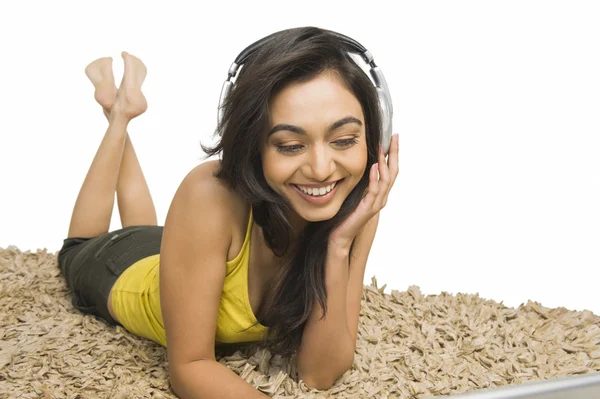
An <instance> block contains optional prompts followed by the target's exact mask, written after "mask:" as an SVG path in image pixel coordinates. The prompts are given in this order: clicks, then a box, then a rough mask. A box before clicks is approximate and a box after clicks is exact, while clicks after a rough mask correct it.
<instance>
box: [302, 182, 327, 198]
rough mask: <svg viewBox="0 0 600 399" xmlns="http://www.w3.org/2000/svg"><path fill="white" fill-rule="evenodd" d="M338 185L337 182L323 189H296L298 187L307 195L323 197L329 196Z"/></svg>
mask: <svg viewBox="0 0 600 399" xmlns="http://www.w3.org/2000/svg"><path fill="white" fill-rule="evenodd" d="M336 184H337V182H335V183H333V184H331V185H329V186H327V187H321V188H305V187H302V186H298V185H296V187H298V188H299V189H300V190H301V191H302V192H303V193H305V194H309V195H314V196H322V195H325V194H327V193H328V192H330V191H331V190H333V188H334V187H335V185H336Z"/></svg>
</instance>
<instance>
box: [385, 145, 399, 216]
mask: <svg viewBox="0 0 600 399" xmlns="http://www.w3.org/2000/svg"><path fill="white" fill-rule="evenodd" d="M398 141H399V138H398V134H394V135H392V141H391V143H390V151H389V153H388V168H387V172H388V177H389V179H390V180H389V183H388V186H387V189H386V192H385V194H384V198H383V202H382V207H383V206H385V205H386V204H387V199H388V195H389V194H390V191H391V190H392V186H393V185H394V182H395V181H396V177H397V176H398V150H399V145H398Z"/></svg>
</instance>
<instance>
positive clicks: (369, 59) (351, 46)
mask: <svg viewBox="0 0 600 399" xmlns="http://www.w3.org/2000/svg"><path fill="white" fill-rule="evenodd" d="M324 30H325V31H327V32H329V33H331V34H333V35H335V36H336V37H338V38H339V39H340V41H341V42H342V44H343V45H344V46H345V47H346V52H348V53H355V54H358V55H360V56H361V58H362V59H363V60H364V61H365V62H366V63H367V64H368V65H369V66H370V68H371V69H370V70H369V73H370V74H371V77H372V79H373V82H374V83H375V88H376V89H377V94H378V96H379V104H380V105H381V121H382V132H381V133H382V135H381V145H382V147H383V151H384V153H385V155H387V154H388V152H389V149H390V141H391V139H392V116H393V113H394V110H393V107H392V97H391V96H390V91H389V89H388V86H387V83H386V81H385V77H384V76H383V72H382V71H381V69H380V68H379V67H378V66H377V65H375V61H374V59H373V56H372V55H371V53H370V52H369V51H368V50H367V49H366V48H364V47H363V46H362V45H361V44H360V43H359V42H357V41H356V40H354V39H352V38H350V37H348V36H345V35H342V34H341V33H337V32H334V31H331V30H327V29H324ZM280 32H282V31H280ZM277 33H279V32H275V33H272V34H270V35H268V36H265V37H263V38H262V39H260V40H257V41H256V42H254V43H252V44H251V45H249V46H248V47H246V48H245V49H244V50H243V51H242V52H241V53H240V54H239V55H238V56H237V58H236V59H235V61H234V62H233V64H231V67H229V72H228V77H227V80H226V81H225V82H224V83H223V88H222V89H221V97H220V98H219V107H218V115H217V118H218V121H219V126H221V120H222V118H223V110H222V108H223V105H224V104H225V99H226V98H227V96H228V95H229V92H230V91H231V89H232V88H233V85H234V82H232V81H231V79H232V78H233V77H235V76H236V74H237V70H238V68H239V67H240V66H242V65H243V64H244V62H245V61H246V59H247V58H248V57H250V56H251V55H252V54H254V52H256V50H257V49H258V48H259V47H260V46H261V45H262V44H263V43H264V42H266V41H268V40H269V39H270V38H271V36H273V35H276V34H277ZM222 134H223V133H222V131H221V130H219V135H222Z"/></svg>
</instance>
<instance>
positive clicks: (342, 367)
mask: <svg viewBox="0 0 600 399" xmlns="http://www.w3.org/2000/svg"><path fill="white" fill-rule="evenodd" d="M330 249H331V248H330ZM348 262H349V259H348V252H347V251H343V250H331V251H328V254H327V259H326V273H325V287H326V290H327V314H326V316H325V318H323V319H322V320H319V319H320V317H321V316H322V308H321V305H320V304H319V302H318V301H316V302H315V304H314V306H313V309H312V313H311V315H310V317H309V319H308V320H307V322H306V325H305V327H304V331H303V334H302V340H301V343H300V347H299V348H298V351H297V353H296V361H297V365H298V374H299V378H300V379H303V380H305V381H306V379H308V380H310V382H312V383H313V386H314V384H316V385H322V386H326V385H329V384H330V383H333V381H335V379H336V378H338V377H339V376H340V375H341V374H343V373H344V372H345V371H346V370H347V369H348V367H349V366H350V365H351V359H352V356H353V354H354V345H353V343H352V337H351V334H350V330H349V328H348V318H347V307H346V297H347V287H348V276H349V272H348ZM303 377H304V378H303ZM307 384H308V385H311V384H310V383H308V382H307ZM315 387H316V388H319V387H317V386H315Z"/></svg>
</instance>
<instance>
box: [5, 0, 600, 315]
mask: <svg viewBox="0 0 600 399" xmlns="http://www.w3.org/2000/svg"><path fill="white" fill-rule="evenodd" d="M92 4H93V6H92ZM159 4H160V5H158V4H151V3H150V2H124V1H119V2H110V1H102V2H93V3H91V2H85V1H81V2H75V1H73V2H71V3H67V2H58V1H52V2H41V1H40V2H37V3H32V2H10V3H9V2H3V3H2V5H1V6H0V37H1V40H0V46H1V48H0V49H1V52H0V58H1V61H0V68H1V71H0V72H1V73H0V115H1V117H0V134H1V136H0V137H1V141H0V145H1V156H0V173H1V182H2V184H1V186H0V187H1V188H0V190H1V193H0V201H1V203H0V223H1V224H0V226H1V227H0V247H2V248H6V247H8V246H9V245H16V246H17V247H19V248H20V249H21V250H33V251H34V252H35V250H36V249H37V248H40V249H42V248H47V249H48V250H49V251H51V252H57V251H58V250H59V249H60V247H61V245H62V240H63V239H64V238H66V234H67V231H68V227H69V220H70V217H71V211H72V209H73V205H74V203H75V199H76V197H77V194H78V192H79V188H80V186H81V183H82V182H83V179H84V177H85V175H86V173H87V169H88V167H89V164H90V163H91V161H92V159H93V157H94V155H95V152H96V149H97V147H98V145H99V144H100V141H101V139H102V135H103V133H104V131H105V129H106V126H107V123H106V121H105V119H104V116H103V115H102V112H101V108H100V106H99V105H98V104H96V103H95V102H94V99H93V87H92V85H91V84H90V83H89V81H88V80H87V78H86V76H85V74H84V68H85V66H86V65H87V64H88V63H89V62H90V61H92V60H94V59H95V58H98V57H101V56H112V57H113V58H114V60H115V62H114V70H115V74H116V78H117V82H120V79H121V76H122V71H123V64H122V60H121V58H120V52H121V51H122V50H126V51H129V52H130V53H132V54H134V55H137V56H138V57H140V58H141V59H142V60H143V61H144V62H145V63H146V65H147V67H148V76H147V78H146V82H145V83H144V92H145V94H146V97H147V99H148V103H149V109H148V112H147V113H146V114H144V115H143V116H141V117H140V118H138V119H136V120H134V121H133V122H132V123H131V125H130V135H131V139H132V142H133V144H134V146H135V148H136V152H137V155H138V157H139V159H140V162H141V164H142V167H143V169H144V172H145V175H146V179H147V181H148V183H149V186H150V189H151V191H152V195H153V198H154V201H155V205H156V209H157V213H158V221H159V224H161V225H162V224H164V220H165V217H166V214H167V211H168V207H169V205H170V202H171V199H172V197H173V195H174V193H175V191H176V189H177V187H178V186H179V184H180V183H181V180H182V179H183V177H184V176H185V175H186V174H187V173H188V172H189V171H190V170H191V169H192V168H193V167H194V166H196V165H197V164H198V163H199V162H200V160H201V157H202V155H204V154H203V152H202V151H201V148H200V146H199V143H200V141H201V140H202V142H204V143H211V142H213V141H212V139H211V133H212V131H213V130H214V128H215V124H216V117H217V102H218V98H219V93H220V90H221V85H222V83H223V81H224V80H225V78H226V74H227V70H228V68H229V66H230V64H231V62H232V61H233V60H234V59H235V57H236V56H237V55H238V53H239V52H240V51H241V50H242V49H244V48H245V47H246V46H247V45H249V44H250V43H252V42H254V41H256V40H258V39H260V38H262V37H263V36H266V35H268V34H270V33H272V32H274V31H277V30H281V29H286V28H291V27H298V26H306V25H312V26H318V27H322V28H327V29H332V30H335V31H338V32H341V33H344V34H346V35H348V36H351V37H353V38H354V39H356V40H358V41H359V42H360V43H362V44H363V45H364V46H365V47H366V48H367V49H369V50H370V51H371V53H372V54H373V56H374V57H375V60H376V62H377V64H378V65H379V66H380V67H381V68H382V70H383V72H384V74H385V76H386V78H387V82H388V84H389V87H390V91H391V94H392V98H393V105H394V120H393V125H394V131H395V132H397V133H399V134H400V174H399V175H398V178H397V180H396V184H395V186H394V188H393V190H392V193H391V194H390V196H389V199H388V204H387V206H386V207H385V208H384V209H383V210H382V218H381V221H380V226H379V230H378V232H377V236H376V239H375V242H374V244H373V247H372V250H371V256H370V258H369V262H368V266H367V270H366V274H365V284H370V282H371V277H372V276H374V275H375V276H376V277H377V279H378V281H379V285H380V286H381V285H383V284H387V288H386V292H390V288H393V289H397V290H406V289H407V288H408V286H410V285H418V286H420V287H421V290H422V291H423V292H424V293H425V294H439V293H440V292H442V291H446V292H449V293H452V294H456V293H457V292H463V293H477V292H478V293H479V295H480V296H482V297H485V298H489V299H494V300H496V301H498V302H500V301H503V302H504V304H505V305H508V306H515V307H516V306H519V304H520V303H523V302H527V300H528V299H532V300H535V301H538V302H541V303H542V304H543V305H544V306H547V307H558V306H564V307H566V308H568V309H571V310H583V309H588V310H592V311H593V312H594V313H596V314H600V296H599V295H598V291H599V290H598V285H599V283H598V281H599V280H600V272H599V271H598V270H599V266H600V210H599V208H600V157H599V156H598V154H600V136H599V131H600V118H599V115H600V52H599V48H600V46H599V44H600V43H599V42H600V40H599V39H600V24H598V21H599V20H600V6H598V3H597V2H594V1H587V2H586V1H577V2H573V1H561V2H556V1H535V2H533V1H523V0H519V1H503V2H487V1H468V2H467V1H453V2H442V1H440V2H431V1H420V2H410V3H399V2H393V3H392V2H389V3H388V2H383V1H369V2H362V3H357V4H352V3H350V2H347V1H334V2H326V1H302V2H293V3H289V2H281V1H268V2H267V1H263V2H241V1H240V2H235V1H233V2H232V1H227V2H214V3H213V2H210V4H211V5H210V7H209V6H207V5H205V6H202V8H200V6H199V4H200V3H199V2H193V3H190V5H188V4H185V3H179V2H172V1H171V2H168V3H167V2H161V3H159ZM191 4H194V5H191ZM205 4H208V3H205ZM388 4H394V6H393V8H390V6H389V5H388ZM120 227H121V225H120V219H119V215H118V209H117V208H116V203H115V210H114V212H113V218H112V223H111V230H115V229H118V228H120Z"/></svg>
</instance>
